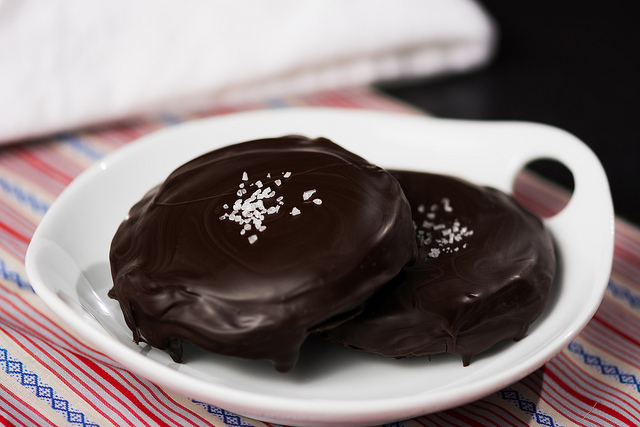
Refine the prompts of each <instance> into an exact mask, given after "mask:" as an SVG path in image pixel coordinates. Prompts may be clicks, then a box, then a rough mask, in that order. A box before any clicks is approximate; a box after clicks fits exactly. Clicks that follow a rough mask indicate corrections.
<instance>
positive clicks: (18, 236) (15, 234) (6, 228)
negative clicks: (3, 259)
mask: <svg viewBox="0 0 640 427" xmlns="http://www.w3.org/2000/svg"><path fill="white" fill-rule="evenodd" d="M0 230H2V231H3V232H4V233H6V234H7V235H9V236H11V237H12V238H14V239H16V240H19V241H20V242H23V243H25V244H28V243H29V241H30V240H31V238H30V237H27V236H25V235H23V234H20V233H18V232H17V231H15V230H14V229H13V228H11V227H9V226H8V225H7V224H5V223H4V222H2V221H0ZM25 249H26V248H25Z"/></svg>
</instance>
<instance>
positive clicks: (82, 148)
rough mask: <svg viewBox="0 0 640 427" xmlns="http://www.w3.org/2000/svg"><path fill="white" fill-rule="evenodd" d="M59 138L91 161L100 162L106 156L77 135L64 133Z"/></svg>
mask: <svg viewBox="0 0 640 427" xmlns="http://www.w3.org/2000/svg"><path fill="white" fill-rule="evenodd" d="M58 138H60V139H62V140H63V141H64V142H65V143H66V144H67V145H68V146H69V147H71V148H73V150H74V151H76V152H78V153H80V154H82V155H83V156H85V157H87V158H89V159H90V160H91V161H96V160H100V159H101V158H102V157H104V155H105V154H106V153H103V152H102V151H99V150H96V149H95V148H94V147H92V146H91V145H89V144H87V142H86V141H85V140H83V139H82V138H80V137H79V136H78V135H77V134H74V133H62V134H60V135H58Z"/></svg>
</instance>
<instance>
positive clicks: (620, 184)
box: [381, 0, 640, 224]
mask: <svg viewBox="0 0 640 427" xmlns="http://www.w3.org/2000/svg"><path fill="white" fill-rule="evenodd" d="M479 1H480V3H481V4H483V5H484V6H485V8H486V9H487V11H488V12H489V14H490V15H492V16H493V18H494V19H495V21H496V24H497V27H498V29H499V32H500V40H499V45H498V50H497V54H496V56H495V58H494V59H493V60H492V62H491V63H490V64H489V65H488V66H487V67H485V68H483V69H482V70H479V71H476V72H473V73H471V74H467V75H462V76H455V77H450V78H448V79H434V80H426V81H414V82H405V83H402V84H395V85H394V86H381V88H382V89H383V91H386V92H387V93H389V94H391V95H393V96H395V97H396V98H399V99H402V100H404V101H407V102H408V103H410V104H413V105H415V106H418V107H420V108H422V109H424V110H426V111H428V112H430V113H432V114H434V115H436V116H441V117H452V118H466V119H480V120H526V121H535V122H541V123H545V124H549V125H552V126H557V127H560V128H562V129H565V130H567V131H569V132H571V133H573V134H574V135H576V136H577V137H578V138H580V139H581V140H582V141H584V142H585V143H586V144H587V145H588V146H589V147H590V148H591V149H592V150H593V151H594V152H595V153H596V155H597V156H598V158H599V159H600V161H601V162H602V164H603V166H604V168H605V170H606V172H607V176H608V178H609V184H610V187H611V192H612V197H613V201H614V207H615V210H616V213H617V214H618V215H619V216H621V217H623V218H626V219H628V220H631V221H633V222H635V223H636V224H640V170H639V169H640V120H638V115H640V2H639V1H631V0H619V1H616V0H614V1H607V2H605V1H564V0H556V1H546V0H540V1H532V0H516V1H510V0H479ZM539 172H541V173H543V174H544V175H546V176H548V177H551V178H554V179H555V180H556V181H559V182H561V183H563V184H564V185H566V186H570V185H571V177H570V174H569V177H568V178H567V176H565V175H563V174H562V173H561V171H560V172H558V171H556V169H554V168H549V169H548V170H546V169H544V168H543V169H541V170H539Z"/></svg>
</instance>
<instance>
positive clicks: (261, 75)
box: [0, 0, 495, 143]
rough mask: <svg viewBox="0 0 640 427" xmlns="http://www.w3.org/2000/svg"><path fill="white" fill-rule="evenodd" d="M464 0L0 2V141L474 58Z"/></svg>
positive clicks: (476, 42) (491, 36)
mask: <svg viewBox="0 0 640 427" xmlns="http://www.w3.org/2000/svg"><path fill="white" fill-rule="evenodd" d="M494 40H495V29H494V27H493V25H492V21H491V19H490V17H488V16H487V15H486V14H485V13H484V11H483V10H482V9H481V8H479V7H478V5H477V4H476V3H474V2H473V0H314V1H310V0H235V1H232V0H229V1H227V0H157V1H153V0H128V1H126V0H89V1H87V0H0V143H1V142H10V141H15V140H19V139H23V138H27V137H33V136H39V135H44V134H47V133H51V132H56V131H60V130H65V129H71V128H76V127H78V126H84V125H89V124H94V123H99V122H104V121H110V120H115V119H119V118H123V117H127V116H132V115H137V114H142V113H149V112H153V111H158V110H161V109H167V108H170V109H176V108H180V107H190V108H194V107H195V106H197V105H199V104H202V103H205V102H206V103H209V104H211V103H234V102H242V101H251V100H257V99H259V98H262V97H267V96H279V95H280V96H281V95H288V94H294V93H302V92H310V91H316V90H321V89H331V88H339V87H346V86H352V85H362V84H368V83H371V82H376V81H381V80H393V79H400V78H407V77H416V76H431V75H436V74H442V73H454V72H464V71H467V70H469V69H473V68H475V67H479V66H481V65H483V64H484V63H486V61H487V60H488V59H489V58H490V56H491V52H492V49H493V46H494Z"/></svg>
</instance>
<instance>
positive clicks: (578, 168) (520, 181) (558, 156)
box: [513, 130, 613, 233]
mask: <svg viewBox="0 0 640 427" xmlns="http://www.w3.org/2000/svg"><path fill="white" fill-rule="evenodd" d="M557 131H558V132H559V133H558V135H559V136H560V138H554V137H555V136H556V135H554V134H553V133H552V134H549V135H546V136H547V137H549V138H548V140H547V141H546V143H545V144H543V148H542V149H541V150H540V151H538V152H536V153H531V152H530V153H528V158H526V159H523V161H522V163H521V165H522V166H521V168H520V172H518V173H516V175H515V176H514V180H513V194H514V197H515V198H516V200H518V201H519V202H521V203H522V204H524V205H525V206H527V207H529V208H531V206H533V207H534V209H532V210H534V211H535V212H536V213H539V214H540V216H542V217H543V218H544V220H545V223H546V224H547V225H549V226H553V227H558V226H562V227H570V228H574V227H583V229H584V232H585V233H588V232H589V226H590V224H591V225H593V224H602V223H606V222H607V221H608V222H612V221H613V204H612V201H611V193H610V191H609V183H608V180H607V176H606V174H605V172H604V169H603V167H602V165H601V163H600V161H599V160H598V158H597V157H596V155H595V154H594V153H593V152H592V151H591V149H589V147H587V146H586V145H585V144H584V143H583V142H582V141H580V140H579V139H577V138H576V137H574V136H573V135H570V134H568V133H566V132H563V131H560V130H557ZM539 160H545V161H546V162H549V161H550V162H551V163H555V164H556V166H557V164H559V165H561V166H560V167H561V168H566V172H565V173H570V175H571V177H572V181H573V191H570V190H567V189H563V188H561V187H560V186H558V185H557V184H555V183H550V181H548V180H547V179H545V178H541V177H540V176H539V175H534V174H533V173H532V172H531V171H530V169H528V168H527V165H531V164H533V163H536V162H538V161H539ZM539 210H543V212H542V213H540V212H538V211H539Z"/></svg>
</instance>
